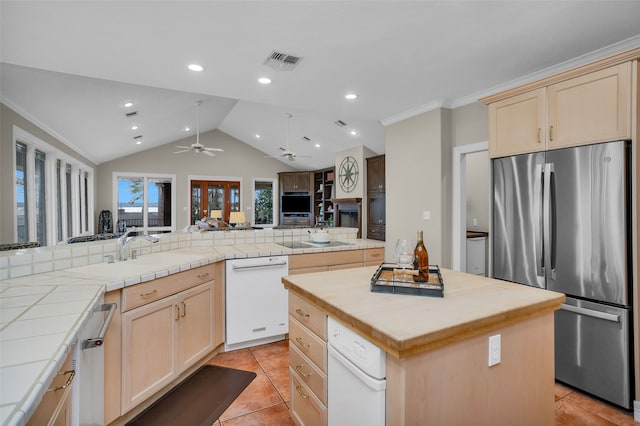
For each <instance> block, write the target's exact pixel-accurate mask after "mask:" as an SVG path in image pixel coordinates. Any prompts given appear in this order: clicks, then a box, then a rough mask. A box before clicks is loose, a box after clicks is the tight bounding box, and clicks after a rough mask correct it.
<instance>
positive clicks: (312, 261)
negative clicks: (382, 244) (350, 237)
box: [289, 248, 384, 275]
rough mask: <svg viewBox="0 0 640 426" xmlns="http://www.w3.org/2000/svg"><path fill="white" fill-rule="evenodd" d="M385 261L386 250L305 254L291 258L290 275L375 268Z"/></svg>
mask: <svg viewBox="0 0 640 426" xmlns="http://www.w3.org/2000/svg"><path fill="white" fill-rule="evenodd" d="M383 261H384V248H370V249H364V250H362V249H360V250H344V251H332V252H326V253H303V254H294V255H291V256H289V275H295V274H306V273H309V272H321V271H331V270H336V269H350V268H360V267H362V266H375V265H379V264H381V263H382V262H383Z"/></svg>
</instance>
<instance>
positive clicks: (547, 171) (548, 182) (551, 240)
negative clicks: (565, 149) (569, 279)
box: [542, 163, 556, 280]
mask: <svg viewBox="0 0 640 426" xmlns="http://www.w3.org/2000/svg"><path fill="white" fill-rule="evenodd" d="M554 175H555V172H554V167H553V163H545V165H544V183H543V188H542V227H543V229H544V231H543V239H544V264H545V266H547V267H546V268H545V273H546V276H547V279H554V280H555V278H556V270H555V266H556V265H555V263H556V262H555V217H554V216H555V200H554V197H555V182H554V178H555V176H554Z"/></svg>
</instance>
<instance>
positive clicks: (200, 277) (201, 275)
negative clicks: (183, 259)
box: [196, 272, 209, 279]
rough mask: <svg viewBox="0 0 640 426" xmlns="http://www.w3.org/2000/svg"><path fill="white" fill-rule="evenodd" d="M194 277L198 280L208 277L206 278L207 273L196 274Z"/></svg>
mask: <svg viewBox="0 0 640 426" xmlns="http://www.w3.org/2000/svg"><path fill="white" fill-rule="evenodd" d="M196 276H197V277H198V278H199V279H202V278H206V277H208V276H209V273H208V272H205V273H204V274H198V275H196Z"/></svg>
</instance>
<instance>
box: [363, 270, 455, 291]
mask: <svg viewBox="0 0 640 426" xmlns="http://www.w3.org/2000/svg"><path fill="white" fill-rule="evenodd" d="M406 271H407V273H406V274H404V273H402V268H399V267H398V265H396V264H394V263H383V264H381V265H380V266H379V267H378V269H377V270H376V272H375V274H373V277H372V278H371V291H373V292H376V293H394V294H413V295H417V296H430V297H444V282H443V281H442V274H441V273H440V267H439V266H438V265H429V281H424V282H416V281H414V280H413V276H414V275H413V274H414V273H415V271H414V270H413V269H407V270H406Z"/></svg>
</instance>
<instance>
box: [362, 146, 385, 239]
mask: <svg viewBox="0 0 640 426" xmlns="http://www.w3.org/2000/svg"><path fill="white" fill-rule="evenodd" d="M385 191H386V187H385V156H384V155H378V156H375V157H370V158H367V238H369V239H372V240H380V241H384V240H385V233H386V194H385Z"/></svg>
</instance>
